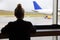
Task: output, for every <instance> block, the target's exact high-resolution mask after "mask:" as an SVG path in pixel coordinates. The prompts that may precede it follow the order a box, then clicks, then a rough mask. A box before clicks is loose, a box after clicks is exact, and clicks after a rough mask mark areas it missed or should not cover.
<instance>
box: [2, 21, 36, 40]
mask: <svg viewBox="0 0 60 40" xmlns="http://www.w3.org/2000/svg"><path fill="white" fill-rule="evenodd" d="M1 32H2V34H7V35H8V37H9V40H30V34H31V33H34V32H35V28H34V27H33V25H32V24H31V22H28V21H24V20H16V21H14V22H9V23H8V24H7V25H6V26H5V27H4V28H2V30H1Z"/></svg>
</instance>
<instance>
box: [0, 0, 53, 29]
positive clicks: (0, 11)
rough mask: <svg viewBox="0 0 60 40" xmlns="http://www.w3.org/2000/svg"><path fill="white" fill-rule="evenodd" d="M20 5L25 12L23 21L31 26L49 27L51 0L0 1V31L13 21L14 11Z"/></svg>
mask: <svg viewBox="0 0 60 40" xmlns="http://www.w3.org/2000/svg"><path fill="white" fill-rule="evenodd" d="M18 3H21V4H22V7H23V8H24V10H25V17H24V20H27V21H30V22H31V23H32V24H33V25H51V24H52V12H53V0H24V1H23V0H0V29H1V28H2V27H4V26H5V25H6V24H7V23H8V22H9V21H14V20H16V18H15V17H14V15H13V14H14V9H15V8H16V6H17V4H18Z"/></svg>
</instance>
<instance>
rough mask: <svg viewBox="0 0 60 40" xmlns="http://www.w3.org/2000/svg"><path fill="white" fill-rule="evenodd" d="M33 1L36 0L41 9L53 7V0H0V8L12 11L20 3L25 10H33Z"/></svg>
mask: <svg viewBox="0 0 60 40" xmlns="http://www.w3.org/2000/svg"><path fill="white" fill-rule="evenodd" d="M33 1H36V2H37V3H38V4H39V6H41V8H43V9H53V0H0V10H9V11H14V9H15V8H16V6H17V4H18V3H20V4H22V7H23V8H24V10H25V11H32V10H34V6H33ZM59 7H60V6H59Z"/></svg>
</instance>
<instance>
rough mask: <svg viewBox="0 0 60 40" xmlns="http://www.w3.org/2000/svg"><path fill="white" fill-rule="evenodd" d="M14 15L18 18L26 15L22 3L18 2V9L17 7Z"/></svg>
mask: <svg viewBox="0 0 60 40" xmlns="http://www.w3.org/2000/svg"><path fill="white" fill-rule="evenodd" d="M14 15H15V16H16V17H17V18H23V17H24V10H23V8H22V6H21V4H18V5H17V7H16V9H15V13H14Z"/></svg>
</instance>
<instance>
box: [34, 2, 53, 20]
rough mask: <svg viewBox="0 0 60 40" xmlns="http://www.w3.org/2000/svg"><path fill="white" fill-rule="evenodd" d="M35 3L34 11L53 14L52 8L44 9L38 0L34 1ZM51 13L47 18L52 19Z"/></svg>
mask: <svg viewBox="0 0 60 40" xmlns="http://www.w3.org/2000/svg"><path fill="white" fill-rule="evenodd" d="M33 5H34V10H33V11H34V12H38V13H41V14H49V15H52V14H53V13H52V12H53V10H52V9H43V8H42V7H41V6H39V5H38V4H37V2H36V1H33ZM49 15H46V16H45V18H48V19H51V16H49Z"/></svg>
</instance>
